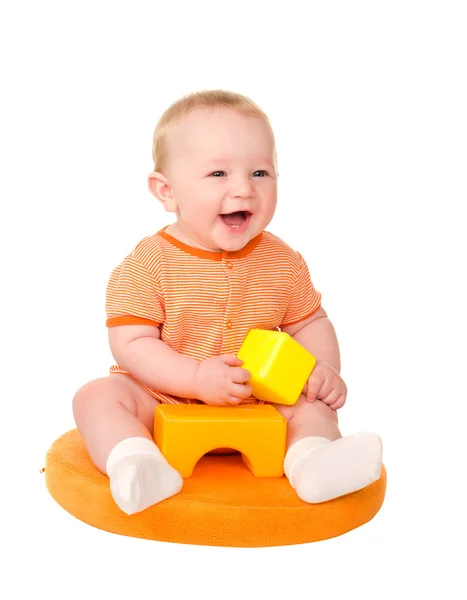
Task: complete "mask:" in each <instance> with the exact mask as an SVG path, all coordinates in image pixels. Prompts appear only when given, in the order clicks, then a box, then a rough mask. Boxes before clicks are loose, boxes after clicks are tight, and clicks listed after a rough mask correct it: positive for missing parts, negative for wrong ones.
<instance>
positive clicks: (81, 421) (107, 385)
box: [73, 374, 159, 473]
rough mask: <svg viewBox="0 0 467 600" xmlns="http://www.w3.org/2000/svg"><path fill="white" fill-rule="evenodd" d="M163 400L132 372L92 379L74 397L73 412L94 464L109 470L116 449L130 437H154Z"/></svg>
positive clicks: (101, 469)
mask: <svg viewBox="0 0 467 600" xmlns="http://www.w3.org/2000/svg"><path fill="white" fill-rule="evenodd" d="M158 404H159V401H158V400H156V399H155V398H153V397H152V396H151V395H150V394H148V392H146V391H145V390H144V388H143V387H142V386H140V385H139V384H138V383H137V382H136V381H135V380H134V379H132V378H131V377H129V376H128V375H122V374H113V375H109V376H107V377H102V378H100V379H95V380H93V381H90V382H89V383H87V384H85V385H84V386H83V387H81V388H80V389H79V390H78V391H77V392H76V394H75V396H74V398H73V415H74V418H75V422H76V426H77V427H78V429H79V431H80V433H81V435H82V436H83V438H84V440H85V442H86V446H87V448H88V451H89V454H90V456H91V459H92V461H93V463H94V464H95V465H96V466H97V468H98V469H99V470H100V471H102V472H103V473H105V465H106V461H107V458H108V456H109V454H110V451H111V450H112V448H114V447H115V446H116V445H117V444H118V443H119V442H121V441H122V440H124V439H126V438H132V437H145V438H147V439H151V440H152V432H153V427H154V411H155V408H156V406H157V405H158Z"/></svg>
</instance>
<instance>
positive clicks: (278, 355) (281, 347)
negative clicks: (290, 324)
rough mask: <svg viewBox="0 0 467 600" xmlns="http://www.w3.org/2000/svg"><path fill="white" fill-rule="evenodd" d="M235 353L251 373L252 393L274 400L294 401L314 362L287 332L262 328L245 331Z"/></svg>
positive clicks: (282, 401) (309, 354)
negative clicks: (246, 332)
mask: <svg viewBox="0 0 467 600" xmlns="http://www.w3.org/2000/svg"><path fill="white" fill-rule="evenodd" d="M237 356H238V358H240V359H241V360H243V361H244V364H243V365H242V369H247V370H248V371H250V373H251V378H250V381H249V383H250V385H251V387H252V389H253V396H255V398H258V399H259V400H266V401H267V402H277V403H278V404H295V402H297V400H298V398H299V397H300V394H301V392H302V390H303V388H304V387H305V383H306V382H307V380H308V378H309V376H310V375H311V372H312V371H313V369H314V366H315V364H316V359H315V357H314V356H313V355H312V354H311V353H310V352H308V350H306V349H305V348H304V347H303V346H301V345H300V344H299V343H298V342H297V341H295V340H294V339H293V337H291V336H290V335H289V334H287V333H285V332H283V331H268V330H265V329H252V330H251V331H249V332H248V335H247V336H246V338H245V340H244V342H243V344H242V346H241V348H240V350H239V351H238V353H237Z"/></svg>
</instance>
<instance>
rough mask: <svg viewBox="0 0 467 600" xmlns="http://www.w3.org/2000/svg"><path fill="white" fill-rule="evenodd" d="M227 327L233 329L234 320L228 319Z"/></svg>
mask: <svg viewBox="0 0 467 600" xmlns="http://www.w3.org/2000/svg"><path fill="white" fill-rule="evenodd" d="M227 329H232V321H227Z"/></svg>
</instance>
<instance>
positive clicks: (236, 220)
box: [222, 212, 245, 225]
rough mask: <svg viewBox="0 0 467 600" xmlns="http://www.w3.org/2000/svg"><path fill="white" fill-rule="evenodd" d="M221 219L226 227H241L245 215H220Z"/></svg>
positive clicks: (237, 213)
mask: <svg viewBox="0 0 467 600" xmlns="http://www.w3.org/2000/svg"><path fill="white" fill-rule="evenodd" d="M222 218H223V220H224V223H225V224H226V225H241V224H242V223H243V221H244V220H245V213H243V212H234V213H231V214H230V215H222Z"/></svg>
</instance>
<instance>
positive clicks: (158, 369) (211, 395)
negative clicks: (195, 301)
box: [109, 325, 252, 406]
mask: <svg viewBox="0 0 467 600" xmlns="http://www.w3.org/2000/svg"><path fill="white" fill-rule="evenodd" d="M109 344H110V349H111V350H112V354H113V357H114V358H115V360H116V361H117V363H118V364H119V366H120V367H122V368H123V369H125V370H126V371H128V373H131V375H133V376H134V377H135V378H136V379H138V380H139V381H141V383H144V384H145V385H147V386H148V387H150V388H151V389H153V390H157V391H159V392H162V393H164V394H170V395H172V396H178V397H179V398H197V399H199V400H202V401H203V402H205V403H206V404H211V405H213V406H224V405H229V404H230V405H235V404H239V403H240V402H241V401H242V399H244V398H248V397H249V396H250V395H251V392H252V390H251V385H250V384H249V383H248V380H249V379H250V373H249V372H248V371H247V370H246V369H242V368H241V365H242V363H243V361H241V360H240V359H239V358H238V357H237V356H235V355H234V354H224V355H222V356H213V357H211V358H208V359H206V360H203V361H198V360H195V359H192V358H189V357H187V356H184V355H183V354H180V353H179V352H176V351H175V350H173V349H172V348H171V347H170V346H169V345H167V344H166V343H165V342H163V341H162V340H161V339H160V331H159V328H158V327H153V326H150V325H122V326H118V327H111V328H109Z"/></svg>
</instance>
